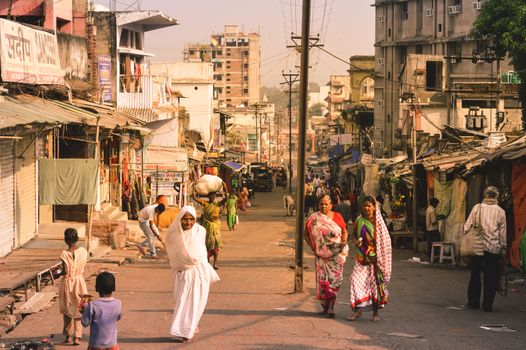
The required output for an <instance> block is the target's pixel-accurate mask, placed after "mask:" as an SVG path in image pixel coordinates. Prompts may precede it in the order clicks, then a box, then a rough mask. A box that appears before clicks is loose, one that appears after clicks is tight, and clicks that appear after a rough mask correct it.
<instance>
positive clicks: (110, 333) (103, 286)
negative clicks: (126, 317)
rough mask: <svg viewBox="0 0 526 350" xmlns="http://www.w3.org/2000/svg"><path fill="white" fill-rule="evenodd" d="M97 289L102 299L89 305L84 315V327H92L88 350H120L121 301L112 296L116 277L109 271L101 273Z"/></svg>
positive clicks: (96, 284) (98, 277)
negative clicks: (118, 334) (118, 336)
mask: <svg viewBox="0 0 526 350" xmlns="http://www.w3.org/2000/svg"><path fill="white" fill-rule="evenodd" d="M95 289H96V290H97V292H98V293H99V297H100V298H99V299H97V300H95V301H90V302H89V303H87V305H85V308H84V311H83V313H82V325H83V326H84V327H90V334H89V345H88V350H119V346H118V345H117V321H119V320H120V319H121V301H120V300H119V299H115V298H113V297H112V296H111V295H112V294H113V292H114V291H115V276H114V275H113V274H112V273H110V272H108V271H103V272H101V273H99V274H98V275H97V279H96V281H95Z"/></svg>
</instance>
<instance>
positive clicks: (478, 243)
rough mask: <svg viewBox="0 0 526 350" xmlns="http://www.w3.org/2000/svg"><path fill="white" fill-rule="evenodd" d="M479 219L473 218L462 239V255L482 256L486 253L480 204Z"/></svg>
mask: <svg viewBox="0 0 526 350" xmlns="http://www.w3.org/2000/svg"><path fill="white" fill-rule="evenodd" d="M478 210H479V212H478V221H477V220H476V219H475V220H473V224H472V225H471V227H470V228H469V230H468V231H467V232H466V233H465V234H464V236H462V238H461V239H460V255H461V256H482V255H484V229H483V228H482V226H481V224H480V215H481V211H482V208H481V207H480V206H479V209H478Z"/></svg>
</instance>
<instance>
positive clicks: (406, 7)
mask: <svg viewBox="0 0 526 350" xmlns="http://www.w3.org/2000/svg"><path fill="white" fill-rule="evenodd" d="M401 5H402V6H401V9H402V21H406V20H407V19H408V18H409V5H408V3H407V1H406V2H403V3H402V4H401Z"/></svg>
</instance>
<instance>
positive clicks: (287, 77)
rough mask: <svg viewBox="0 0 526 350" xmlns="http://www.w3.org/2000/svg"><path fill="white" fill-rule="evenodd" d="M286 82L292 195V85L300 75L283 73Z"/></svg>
mask: <svg viewBox="0 0 526 350" xmlns="http://www.w3.org/2000/svg"><path fill="white" fill-rule="evenodd" d="M281 75H282V76H283V78H285V81H284V82H282V83H280V84H281V85H283V84H287V85H288V86H289V193H292V175H291V174H292V85H294V83H296V82H297V81H298V79H299V76H300V75H299V73H292V72H291V71H289V73H283V71H282V72H281Z"/></svg>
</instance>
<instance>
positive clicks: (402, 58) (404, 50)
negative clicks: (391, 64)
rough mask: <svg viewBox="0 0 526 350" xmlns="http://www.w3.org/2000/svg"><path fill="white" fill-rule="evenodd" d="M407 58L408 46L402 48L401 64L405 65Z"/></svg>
mask: <svg viewBox="0 0 526 350" xmlns="http://www.w3.org/2000/svg"><path fill="white" fill-rule="evenodd" d="M406 58H407V46H400V64H404V63H405V60H406Z"/></svg>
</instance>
